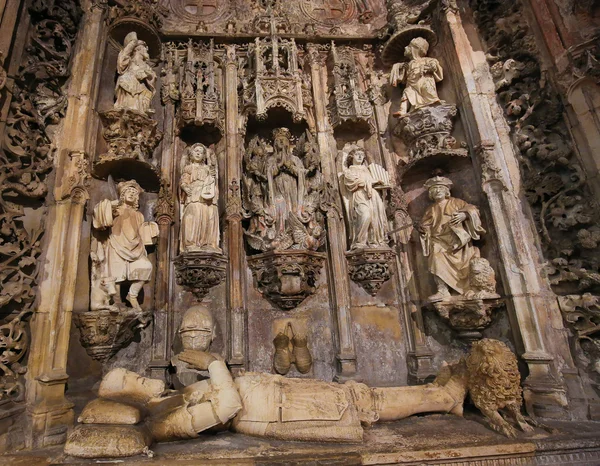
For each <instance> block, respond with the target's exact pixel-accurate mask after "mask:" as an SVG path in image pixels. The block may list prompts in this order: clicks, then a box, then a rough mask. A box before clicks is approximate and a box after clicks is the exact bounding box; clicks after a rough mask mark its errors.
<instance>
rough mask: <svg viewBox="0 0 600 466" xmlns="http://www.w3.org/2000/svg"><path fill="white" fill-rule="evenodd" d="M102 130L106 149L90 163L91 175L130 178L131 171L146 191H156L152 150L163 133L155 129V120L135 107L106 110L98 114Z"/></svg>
mask: <svg viewBox="0 0 600 466" xmlns="http://www.w3.org/2000/svg"><path fill="white" fill-rule="evenodd" d="M100 118H101V119H102V124H103V126H104V130H103V131H102V136H103V137H104V140H105V141H106V145H107V148H108V150H107V152H106V153H105V154H102V155H100V156H99V157H98V160H97V161H96V163H95V164H94V175H95V176H97V177H99V178H101V179H106V178H107V177H108V175H112V176H113V178H115V179H119V178H125V179H127V178H130V176H131V175H130V174H131V173H135V177H136V180H137V181H138V182H139V183H140V185H141V186H142V187H143V188H144V189H146V190H147V191H152V192H156V191H158V190H159V188H160V172H159V169H158V168H157V166H158V162H157V161H156V160H153V157H152V154H153V152H154V149H156V146H157V145H158V143H159V142H160V141H161V139H162V137H163V134H162V133H161V132H160V131H158V129H157V128H158V123H157V122H156V121H154V120H153V119H152V118H150V117H148V116H147V115H144V114H142V113H140V112H137V111H135V110H128V109H120V110H109V111H107V112H103V113H101V114H100Z"/></svg>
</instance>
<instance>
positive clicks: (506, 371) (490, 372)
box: [465, 265, 537, 437]
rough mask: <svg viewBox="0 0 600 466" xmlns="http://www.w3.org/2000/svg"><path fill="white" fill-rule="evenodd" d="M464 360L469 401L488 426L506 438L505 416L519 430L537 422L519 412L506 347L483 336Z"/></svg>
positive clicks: (515, 372) (516, 381) (510, 431)
mask: <svg viewBox="0 0 600 466" xmlns="http://www.w3.org/2000/svg"><path fill="white" fill-rule="evenodd" d="M488 266H489V265H488ZM465 363H466V368H467V374H468V389H469V393H470V395H471V400H472V401H473V403H474V404H475V406H476V407H477V408H478V409H479V410H480V411H481V413H482V414H483V415H484V416H485V417H486V418H487V420H488V421H489V424H490V427H491V428H492V429H494V430H496V431H498V432H500V433H501V434H504V435H506V436H507V437H516V435H517V431H516V430H515V428H514V427H513V426H512V425H511V424H509V423H508V422H507V416H506V415H508V416H510V417H511V418H512V419H513V420H514V421H515V422H516V423H517V425H518V426H519V427H520V428H521V430H523V431H524V432H530V431H532V430H533V427H532V426H531V425H530V424H533V425H537V423H535V422H534V421H533V420H531V419H526V418H525V417H524V416H523V415H522V414H521V406H522V404H523V396H522V395H523V391H522V389H521V375H520V374H519V369H518V367H517V358H516V356H515V355H514V353H513V352H512V351H511V350H510V349H509V348H508V346H506V345H505V344H504V343H502V342H501V341H498V340H492V339H488V338H484V339H483V340H481V341H478V342H475V343H473V346H472V347H471V351H470V353H469V355H468V356H467V358H466V361H465ZM502 411H504V412H503V413H502V414H501V412H502ZM505 413H506V414H505Z"/></svg>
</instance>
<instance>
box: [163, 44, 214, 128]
mask: <svg viewBox="0 0 600 466" xmlns="http://www.w3.org/2000/svg"><path fill="white" fill-rule="evenodd" d="M220 52H222V51H220ZM215 54H216V50H215V45H214V41H213V40H212V39H211V40H210V41H208V42H202V41H200V42H193V41H192V40H191V39H190V40H189V41H188V42H187V43H183V42H169V43H167V44H166V45H165V52H164V55H165V60H164V61H165V65H164V68H163V74H164V75H165V76H167V77H169V79H170V84H169V89H172V90H170V91H169V93H170V94H172V95H173V96H176V97H177V98H172V97H171V100H172V101H173V102H179V104H180V106H179V109H178V125H179V126H184V125H188V124H193V125H197V126H200V125H212V126H214V127H216V128H218V129H219V131H220V132H221V133H223V132H224V125H225V110H224V103H223V89H222V86H223V85H222V80H223V76H222V70H221V68H220V67H219V65H218V63H216V61H215ZM163 102H164V99H163Z"/></svg>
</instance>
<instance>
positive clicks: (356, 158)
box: [350, 149, 365, 165]
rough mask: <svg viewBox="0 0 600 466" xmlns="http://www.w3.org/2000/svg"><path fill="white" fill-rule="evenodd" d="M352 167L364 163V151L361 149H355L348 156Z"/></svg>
mask: <svg viewBox="0 0 600 466" xmlns="http://www.w3.org/2000/svg"><path fill="white" fill-rule="evenodd" d="M350 157H351V160H352V165H362V164H363V162H364V161H365V151H364V150H362V149H356V150H355V151H354V152H352V155H351V156H350Z"/></svg>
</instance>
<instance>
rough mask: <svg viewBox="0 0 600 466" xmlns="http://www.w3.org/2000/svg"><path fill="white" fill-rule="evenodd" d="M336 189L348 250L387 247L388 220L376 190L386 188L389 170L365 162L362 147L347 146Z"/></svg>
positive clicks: (387, 186)
mask: <svg viewBox="0 0 600 466" xmlns="http://www.w3.org/2000/svg"><path fill="white" fill-rule="evenodd" d="M343 166H344V171H343V172H342V173H340V174H339V175H338V176H339V180H340V191H341V193H342V196H343V197H344V204H345V206H346V213H347V215H348V223H349V227H350V238H351V246H350V249H351V250H352V249H361V248H387V247H388V236H387V235H388V223H387V217H386V212H385V207H384V205H383V199H382V198H381V194H380V193H379V191H381V190H384V189H389V188H390V180H389V173H388V172H387V171H386V170H385V169H384V168H383V167H382V166H381V165H378V164H375V163H372V164H371V165H369V166H367V165H366V157H365V151H364V149H362V148H360V147H358V146H356V145H353V144H352V145H350V146H346V147H345V148H344V151H343Z"/></svg>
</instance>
